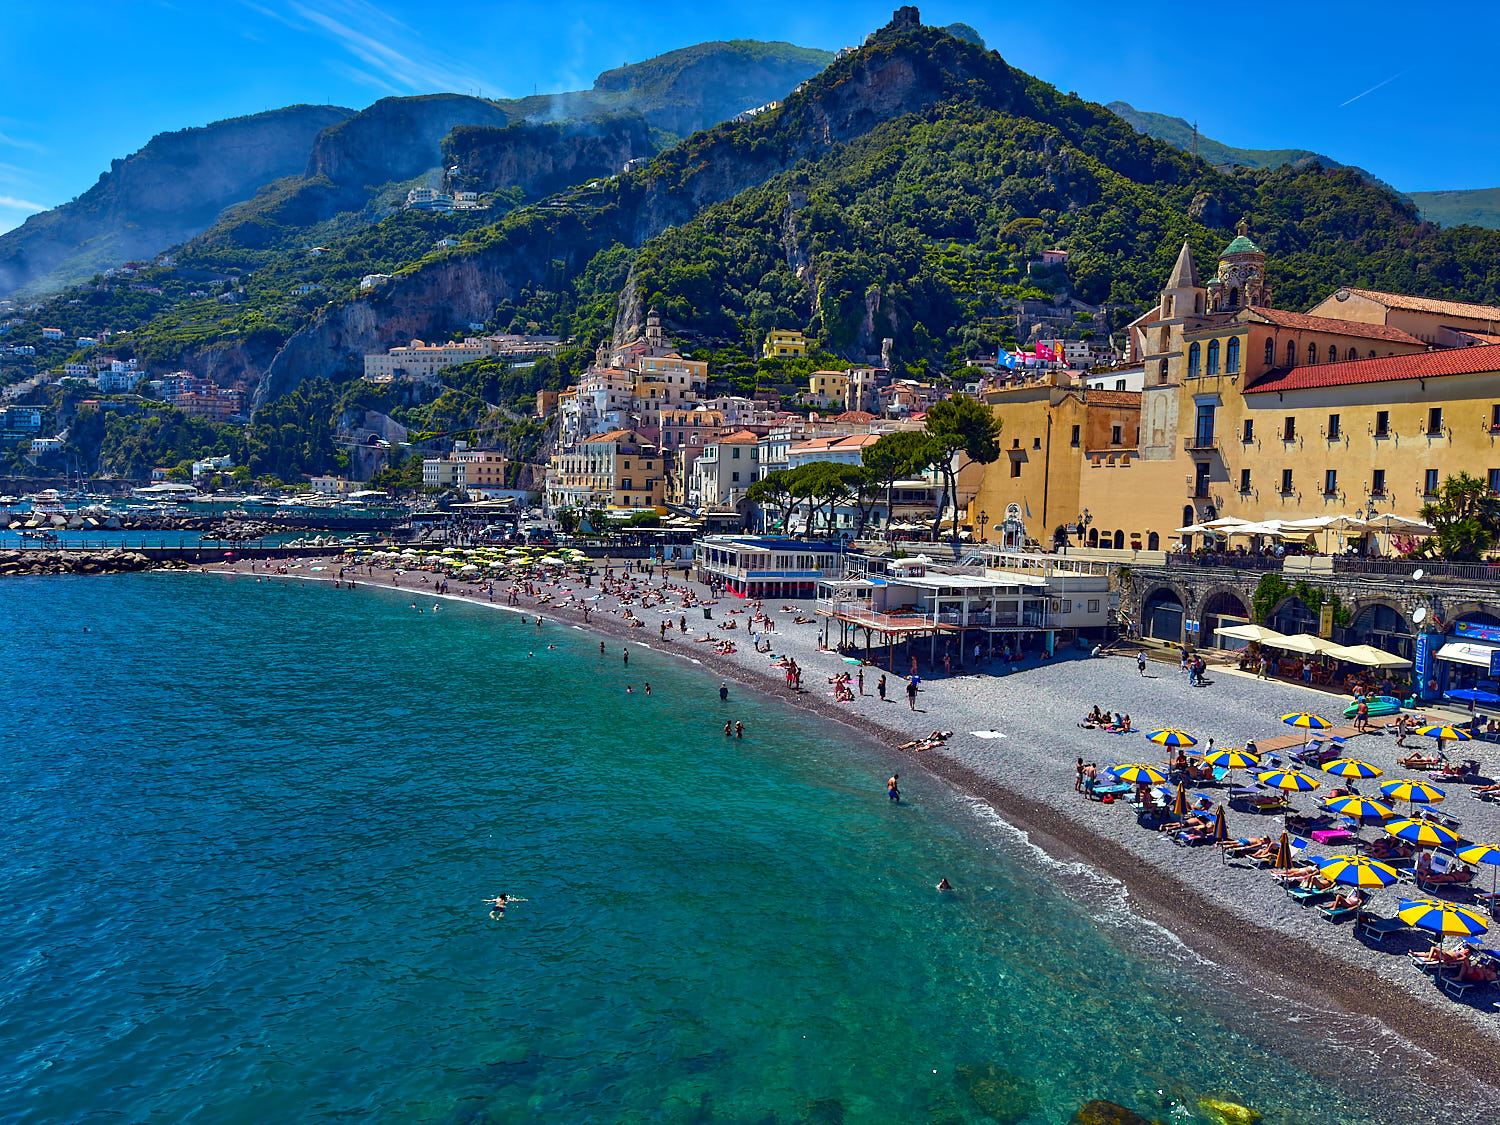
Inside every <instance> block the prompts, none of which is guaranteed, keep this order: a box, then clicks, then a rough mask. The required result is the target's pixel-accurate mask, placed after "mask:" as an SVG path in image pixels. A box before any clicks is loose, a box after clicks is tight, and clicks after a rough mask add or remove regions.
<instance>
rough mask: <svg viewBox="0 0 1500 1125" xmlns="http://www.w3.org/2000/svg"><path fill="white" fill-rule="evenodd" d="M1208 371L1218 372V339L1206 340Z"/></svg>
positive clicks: (1212, 373) (1214, 373) (1210, 372)
mask: <svg viewBox="0 0 1500 1125" xmlns="http://www.w3.org/2000/svg"><path fill="white" fill-rule="evenodd" d="M1208 373H1209V374H1210V375H1217V374H1218V373H1219V341H1217V340H1210V341H1209V342H1208Z"/></svg>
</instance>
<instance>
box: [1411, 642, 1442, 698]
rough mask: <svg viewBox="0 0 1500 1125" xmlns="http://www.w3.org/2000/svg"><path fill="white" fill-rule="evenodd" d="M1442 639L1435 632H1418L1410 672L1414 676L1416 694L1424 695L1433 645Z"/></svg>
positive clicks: (1428, 677) (1429, 675)
mask: <svg viewBox="0 0 1500 1125" xmlns="http://www.w3.org/2000/svg"><path fill="white" fill-rule="evenodd" d="M1440 640H1442V638H1441V637H1439V636H1438V635H1437V634H1436V633H1418V634H1417V649H1416V653H1415V657H1416V659H1415V660H1414V661H1413V668H1412V672H1413V674H1414V676H1415V678H1416V689H1417V695H1418V696H1421V695H1425V694H1426V690H1427V681H1428V679H1430V678H1431V676H1432V657H1433V653H1434V651H1435V649H1434V645H1435V644H1436V643H1437V642H1438V641H1440Z"/></svg>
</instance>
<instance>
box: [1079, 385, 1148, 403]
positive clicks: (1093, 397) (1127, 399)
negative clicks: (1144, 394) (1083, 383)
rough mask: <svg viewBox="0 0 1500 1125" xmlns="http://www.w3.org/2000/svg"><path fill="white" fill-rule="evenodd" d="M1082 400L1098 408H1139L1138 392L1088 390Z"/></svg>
mask: <svg viewBox="0 0 1500 1125" xmlns="http://www.w3.org/2000/svg"><path fill="white" fill-rule="evenodd" d="M1084 399H1085V401H1087V402H1091V403H1095V404H1097V405H1099V406H1139V405H1140V404H1141V392H1140V391H1096V390H1092V389H1090V390H1089V391H1088V392H1087V393H1086V394H1085V395H1084Z"/></svg>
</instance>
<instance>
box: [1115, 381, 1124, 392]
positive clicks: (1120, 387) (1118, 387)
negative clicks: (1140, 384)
mask: <svg viewBox="0 0 1500 1125" xmlns="http://www.w3.org/2000/svg"><path fill="white" fill-rule="evenodd" d="M1124 389H1125V380H1124V379H1116V380H1115V390H1117V391H1123V390H1124Z"/></svg>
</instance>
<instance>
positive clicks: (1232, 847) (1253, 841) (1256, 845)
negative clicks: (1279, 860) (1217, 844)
mask: <svg viewBox="0 0 1500 1125" xmlns="http://www.w3.org/2000/svg"><path fill="white" fill-rule="evenodd" d="M1270 843H1271V837H1269V836H1250V837H1247V838H1246V839H1245V840H1243V841H1240V840H1237V841H1235V842H1234V843H1232V844H1225V845H1224V854H1225V855H1248V854H1249V853H1251V852H1258V851H1260V850H1261V849H1262V848H1265V847H1267V846H1268V845H1269V844H1270ZM1273 851H1274V849H1273ZM1265 858H1266V859H1270V858H1271V857H1270V856H1266V857H1265Z"/></svg>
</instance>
